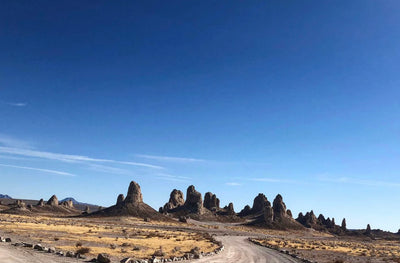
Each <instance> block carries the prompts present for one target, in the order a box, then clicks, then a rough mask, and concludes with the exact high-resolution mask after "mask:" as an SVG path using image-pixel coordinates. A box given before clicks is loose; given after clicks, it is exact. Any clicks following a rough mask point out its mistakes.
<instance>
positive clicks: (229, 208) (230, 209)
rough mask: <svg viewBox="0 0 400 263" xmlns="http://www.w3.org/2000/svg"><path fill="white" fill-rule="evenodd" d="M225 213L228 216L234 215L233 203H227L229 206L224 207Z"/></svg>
mask: <svg viewBox="0 0 400 263" xmlns="http://www.w3.org/2000/svg"><path fill="white" fill-rule="evenodd" d="M226 212H227V214H228V215H234V214H235V209H234V208H233V203H229V205H228V206H227V207H226Z"/></svg>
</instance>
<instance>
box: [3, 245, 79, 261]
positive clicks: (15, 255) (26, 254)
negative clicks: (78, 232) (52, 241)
mask: <svg viewBox="0 0 400 263" xmlns="http://www.w3.org/2000/svg"><path fill="white" fill-rule="evenodd" d="M0 262H1V263H43V262H46V263H77V262H82V261H78V260H77V259H71V258H66V257H59V256H56V255H53V254H46V253H40V252H37V251H34V250H32V249H26V248H18V247H14V246H12V245H10V244H4V243H3V244H1V245H0Z"/></svg>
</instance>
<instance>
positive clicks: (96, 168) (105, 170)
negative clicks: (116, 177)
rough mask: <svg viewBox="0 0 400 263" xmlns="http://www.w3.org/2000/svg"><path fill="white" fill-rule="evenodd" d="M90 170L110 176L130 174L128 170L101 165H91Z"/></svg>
mask: <svg viewBox="0 0 400 263" xmlns="http://www.w3.org/2000/svg"><path fill="white" fill-rule="evenodd" d="M89 169H90V170H93V171H96V172H102V173H110V174H130V171H129V170H127V169H122V168H117V167H111V166H107V165H101V164H89Z"/></svg>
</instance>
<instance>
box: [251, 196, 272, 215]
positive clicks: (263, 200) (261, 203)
mask: <svg viewBox="0 0 400 263" xmlns="http://www.w3.org/2000/svg"><path fill="white" fill-rule="evenodd" d="M267 207H271V203H270V202H269V201H268V199H267V197H266V196H265V195H264V194H262V193H259V194H258V195H257V196H256V197H255V198H254V201H253V208H252V209H251V212H252V213H258V212H263V211H264V210H265V208H267Z"/></svg>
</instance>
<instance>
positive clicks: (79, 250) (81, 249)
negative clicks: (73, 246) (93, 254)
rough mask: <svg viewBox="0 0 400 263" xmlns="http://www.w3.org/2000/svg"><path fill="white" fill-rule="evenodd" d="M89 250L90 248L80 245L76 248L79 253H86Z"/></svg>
mask: <svg viewBox="0 0 400 263" xmlns="http://www.w3.org/2000/svg"><path fill="white" fill-rule="evenodd" d="M89 252H90V248H88V247H80V248H79V249H78V250H76V253H77V254H81V255H84V254H87V253H89Z"/></svg>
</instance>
